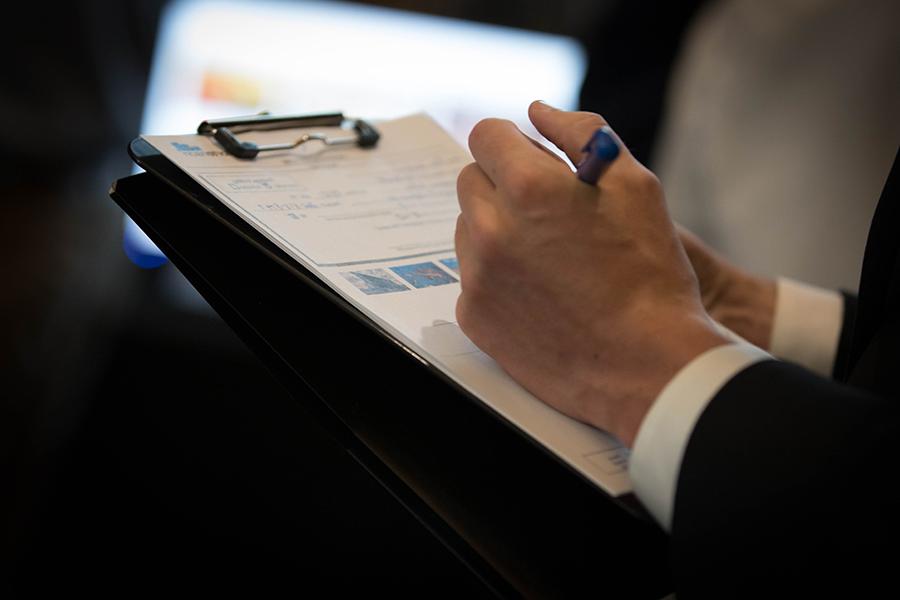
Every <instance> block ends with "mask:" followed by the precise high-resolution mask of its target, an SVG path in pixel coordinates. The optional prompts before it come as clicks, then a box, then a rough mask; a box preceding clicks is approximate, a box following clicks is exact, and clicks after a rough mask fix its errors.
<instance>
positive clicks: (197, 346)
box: [0, 0, 698, 597]
mask: <svg viewBox="0 0 900 600" xmlns="http://www.w3.org/2000/svg"><path fill="white" fill-rule="evenodd" d="M162 4H163V2H161V1H160V0H148V1H141V2H137V1H133V2H105V1H89V2H79V3H64V4H56V3H54V4H47V5H43V4H40V3H29V4H28V5H25V6H21V7H19V9H18V13H17V14H18V16H17V17H16V18H15V19H11V20H9V21H8V28H9V32H8V34H7V35H5V36H4V39H3V41H2V44H3V46H4V47H3V53H2V56H3V59H2V61H3V62H2V68H3V71H2V72H3V80H4V83H3V85H2V88H0V89H2V91H0V114H2V115H3V126H2V128H0V165H2V169H3V179H2V181H3V182H4V192H3V194H2V198H3V199H2V210H3V217H2V219H0V240H2V248H3V259H2V263H0V264H2V270H0V331H2V334H0V368H2V372H0V378H2V379H0V395H2V401H0V453H2V454H0V460H2V464H0V468H2V472H0V533H2V537H0V544H2V545H0V552H2V557H0V558H2V564H3V566H4V571H5V572H4V574H3V575H4V577H3V580H2V585H3V588H0V593H2V594H4V595H5V596H6V597H32V596H41V595H45V594H46V593H49V592H55V591H69V592H71V591H84V592H91V593H101V594H104V595H107V594H109V595H111V594H116V595H120V594H129V595H131V594H132V593H134V592H138V591H142V592H145V591H148V590H153V591H158V592H170V591H172V592H174V591H176V590H179V591H180V590H195V591H206V592H209V591H234V590H239V589H246V590H248V591H253V592H256V593H258V592H260V591H261V590H265V589H267V588H270V589H273V590H274V589H285V588H287V589H291V590H297V591H301V592H302V591H304V590H312V589H316V588H317V587H318V586H319V585H320V584H322V583H325V584H326V585H330V586H332V587H333V588H334V589H336V590H344V591H346V590H362V589H365V590H368V591H374V590H390V591H392V593H395V594H398V593H399V594H407V595H408V594H416V593H421V592H424V591H426V590H427V591H428V592H429V594H430V595H434V593H435V591H440V592H442V594H443V595H448V596H449V595H460V594H462V593H466V592H471V591H472V588H471V586H472V585H473V584H472V581H471V580H470V579H469V578H468V576H467V575H466V574H465V573H464V572H463V571H462V570H461V568H460V567H459V566H458V565H457V564H456V563H455V561H454V560H453V559H452V557H451V556H450V555H449V554H448V553H447V552H446V551H445V550H444V549H443V548H442V547H441V546H440V545H439V544H437V543H436V542H435V541H434V540H432V539H431V538H429V536H428V535H427V534H426V533H425V532H424V530H422V529H421V528H420V527H419V526H418V525H417V524H416V522H415V521H414V520H413V519H412V518H411V517H410V516H409V515H408V514H407V513H405V512H404V511H403V510H402V509H401V508H400V507H399V506H397V505H396V504H395V503H394V502H393V501H392V499H391V498H390V497H389V496H388V495H387V494H386V493H385V492H384V491H383V490H381V489H380V488H379V487H378V485H377V484H376V483H374V481H373V480H371V479H370V478H369V477H368V476H367V475H366V474H365V473H363V472H361V471H360V470H359V469H358V467H357V466H356V465H355V464H353V463H352V461H350V460H349V458H348V457H347V456H346V454H345V453H344V452H343V451H342V450H341V449H340V448H339V447H338V446H337V445H336V444H335V443H334V442H333V441H332V440H331V439H330V438H329V437H328V436H327V435H326V434H325V433H324V432H323V431H322V430H321V429H320V428H319V427H318V426H317V425H316V423H315V422H314V421H313V420H311V419H310V417H309V416H308V415H307V414H305V413H304V411H303V410H302V409H301V408H300V405H299V404H298V403H297V402H295V401H294V400H293V399H292V398H290V397H289V396H288V395H287V393H286V392H285V391H284V390H283V389H282V388H281V387H279V385H278V384H277V383H276V382H275V380H274V379H273V378H272V377H271V375H270V374H269V373H268V372H267V371H266V369H265V367H264V366H263V365H261V364H260V363H259V362H258V361H257V360H256V359H255V358H254V357H253V356H252V355H251V354H250V353H249V351H248V350H246V349H245V348H244V347H243V346H242V344H241V343H240V342H239V341H238V339H237V338H236V337H235V335H234V334H233V333H232V332H231V331H230V330H229V329H228V328H227V327H226V326H225V325H224V324H223V323H222V322H221V321H220V320H219V318H218V317H217V316H216V315H215V314H214V313H212V312H211V311H210V310H208V309H204V307H203V306H202V305H197V304H193V305H192V304H191V303H190V302H187V303H185V302H173V301H172V295H171V294H172V290H177V289H179V288H180V286H179V283H178V280H179V278H180V275H179V274H178V273H177V271H175V270H174V269H172V267H171V266H169V265H167V266H164V267H162V268H160V269H157V270H149V271H148V270H141V269H138V268H137V267H135V266H134V265H132V264H131V263H130V262H128V260H127V259H126V258H125V255H124V253H123V251H122V248H121V241H122V230H121V227H122V214H121V212H120V211H119V209H118V208H117V207H116V206H115V205H114V204H113V202H112V201H111V200H110V199H109V197H108V195H107V190H108V188H109V185H110V183H111V182H112V181H114V180H115V179H116V178H119V177H122V176H125V175H127V174H128V173H129V172H130V169H131V163H130V161H129V159H128V157H127V155H126V153H125V147H126V144H127V142H128V141H129V140H130V139H131V138H133V137H135V136H136V135H137V134H138V133H139V125H140V116H141V109H142V106H141V105H142V99H143V94H144V86H145V82H146V78H147V74H148V68H149V65H150V59H151V53H152V49H153V39H154V36H155V31H156V29H155V28H156V20H157V16H158V14H159V10H160V8H161V6H162ZM373 4H382V5H386V6H393V7H397V8H403V9H408V10H420V11H423V12H429V13H433V14H440V15H446V16H452V17H459V18H465V19H473V20H479V21H485V22H489V23H498V24H504V25H511V26H516V27H524V28H529V29H535V30H541V31H548V32H554V33H563V34H566V35H571V36H574V37H576V38H578V39H580V40H582V41H583V42H584V44H585V45H586V47H588V49H589V50H590V53H591V58H592V62H591V65H590V68H589V73H588V78H587V81H586V84H585V87H584V90H583V94H582V105H583V106H584V107H585V108H588V109H591V110H597V111H599V112H602V113H604V114H605V115H606V116H607V117H608V118H610V120H611V121H612V122H614V123H616V128H617V131H618V132H619V133H620V135H622V137H623V138H624V139H626V140H628V141H629V145H630V146H631V147H632V150H633V151H634V152H635V153H636V154H637V155H638V156H639V157H642V158H646V157H647V156H648V155H649V152H650V149H651V147H652V143H653V139H654V135H655V132H656V127H657V123H658V122H659V117H660V111H661V105H662V95H663V91H664V89H665V83H666V80H667V76H668V70H669V68H670V66H671V61H672V59H673V58H674V55H675V50H676V48H677V45H678V42H679V39H680V34H681V31H682V30H683V27H684V24H685V23H686V22H687V19H688V18H689V16H690V15H691V14H693V12H694V11H695V9H696V5H697V4H698V3H696V2H687V3H666V2H650V1H643V2H616V1H614V0H605V1H603V2H591V1H589V0H583V1H581V0H579V1H566V2H553V3H548V2H543V1H531V0H529V1H516V2H513V1H506V2H478V1H458V2H449V1H444V2H441V1H426V2H412V1H396V2H373ZM629 40H630V43H629ZM626 48H627V51H625V50H624V49H626ZM598 57H603V60H598ZM601 82H602V85H601ZM298 343H302V341H301V340H298ZM436 581H441V584H440V586H439V587H435V582H436Z"/></svg>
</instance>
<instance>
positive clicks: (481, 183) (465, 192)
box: [456, 163, 496, 221]
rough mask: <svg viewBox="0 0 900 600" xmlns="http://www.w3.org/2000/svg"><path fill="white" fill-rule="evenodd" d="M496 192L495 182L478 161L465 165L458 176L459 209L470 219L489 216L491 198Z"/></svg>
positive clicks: (480, 218) (476, 219)
mask: <svg viewBox="0 0 900 600" xmlns="http://www.w3.org/2000/svg"><path fill="white" fill-rule="evenodd" d="M495 193H496V188H495V187H494V184H493V183H492V182H491V180H490V179H489V178H488V176H487V175H485V174H484V171H482V170H481V167H479V166H478V165H477V164H476V163H470V164H468V165H466V166H465V167H463V168H462V170H461V171H460V172H459V176H457V178H456V196H457V199H458V200H459V209H460V210H461V211H462V214H463V215H467V217H468V218H469V219H470V220H474V221H478V220H482V219H484V218H486V217H488V213H489V212H490V211H491V210H492V208H491V206H490V203H491V198H492V197H493V196H494V194H495Z"/></svg>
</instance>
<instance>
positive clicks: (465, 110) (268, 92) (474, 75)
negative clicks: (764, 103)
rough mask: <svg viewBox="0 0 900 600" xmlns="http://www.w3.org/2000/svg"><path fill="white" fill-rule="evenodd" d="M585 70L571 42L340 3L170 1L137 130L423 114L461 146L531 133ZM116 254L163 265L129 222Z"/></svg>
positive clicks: (572, 94) (566, 100)
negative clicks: (504, 125) (506, 127)
mask: <svg viewBox="0 0 900 600" xmlns="http://www.w3.org/2000/svg"><path fill="white" fill-rule="evenodd" d="M585 67H586V57H585V53H584V50H583V48H582V47H581V45H580V44H579V43H578V42H577V41H576V40H574V39H572V38H569V37H563V36H558V35H550V34H545V33H539V32H536V31H528V30H522V29H512V28H507V27H499V26H494V25H485V24H481V23H475V22H472V21H463V20H458V19H450V18H445V17H436V16H430V15H423V14H418V13H412V12H405V11H398V10H393V9H387V8H381V7H373V6H369V5H363V4H351V3H346V2H327V1H316V2H303V1H287V0H284V1H277V0H270V1H250V0H245V1H239V0H176V1H174V2H171V3H170V4H169V5H168V6H167V7H166V9H165V10H164V12H163V14H162V16H161V20H160V26H159V30H158V36H157V41H156V48H155V52H154V58H153V65H152V71H151V76H150V81H149V86H148V89H147V97H146V102H145V106H144V115H143V120H142V124H141V133H148V134H174V133H186V132H191V131H194V130H196V127H197V124H198V123H199V122H200V121H202V120H204V119H208V118H216V117H226V116H237V115H247V114H252V113H256V112H260V111H262V110H268V111H270V112H272V113H273V114H279V113H291V114H293V113H315V112H334V111H340V112H343V113H344V114H346V115H348V116H351V117H362V118H367V119H371V120H375V121H377V120H379V119H389V118H394V117H399V116H403V115H406V114H410V113H414V112H419V111H425V112H427V113H429V114H430V115H431V116H432V117H434V118H435V120H436V121H437V122H438V123H440V124H441V125H442V126H443V127H444V128H445V129H446V130H447V131H448V132H449V133H450V134H451V135H452V136H453V137H455V138H456V139H457V140H459V142H460V143H462V144H465V143H466V137H467V136H468V134H469V131H470V130H471V128H472V126H473V125H474V124H475V123H476V122H478V120H480V119H482V118H484V117H503V118H507V119H510V120H512V121H515V122H516V123H518V124H519V126H520V127H521V128H522V129H523V131H525V132H526V133H529V134H530V135H533V136H534V137H536V138H539V137H540V136H538V134H537V132H535V131H534V129H533V127H532V126H531V124H530V123H529V122H528V118H527V114H526V109H527V107H528V104H529V103H530V102H531V101H532V100H535V99H543V100H545V101H547V102H549V103H551V104H554V105H556V106H559V107H561V108H575V107H576V105H577V103H578V93H579V90H580V87H581V82H582V79H583V78H584V71H585ZM125 248H126V251H127V252H128V255H129V256H130V257H131V258H132V260H134V262H136V263H137V264H139V265H141V266H147V267H150V266H156V265H158V264H161V263H162V262H164V261H165V259H164V257H163V256H162V254H161V253H160V252H159V250H158V249H156V247H155V246H154V245H153V244H152V242H150V240H149V239H148V238H146V237H145V236H144V234H143V233H142V232H141V231H140V230H139V229H138V228H137V226H136V225H135V224H134V223H133V222H131V221H130V220H126V227H125Z"/></svg>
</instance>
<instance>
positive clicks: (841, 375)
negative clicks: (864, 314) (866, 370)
mask: <svg viewBox="0 0 900 600" xmlns="http://www.w3.org/2000/svg"><path fill="white" fill-rule="evenodd" d="M841 296H843V297H844V317H843V322H842V323H841V335H840V337H839V338H838V349H837V353H836V354H835V358H834V367H833V369H832V371H831V376H832V377H833V378H834V379H836V380H838V381H846V380H847V375H848V372H849V370H850V356H851V353H850V348H851V345H852V344H853V325H854V323H856V308H857V306H858V304H859V303H858V301H857V298H856V294H853V293H851V292H848V291H846V290H841Z"/></svg>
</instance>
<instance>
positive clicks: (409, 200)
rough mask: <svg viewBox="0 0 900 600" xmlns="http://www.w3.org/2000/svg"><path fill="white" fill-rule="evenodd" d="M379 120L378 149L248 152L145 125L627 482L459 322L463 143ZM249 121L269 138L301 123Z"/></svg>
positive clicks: (506, 402) (537, 425)
mask: <svg viewBox="0 0 900 600" xmlns="http://www.w3.org/2000/svg"><path fill="white" fill-rule="evenodd" d="M378 128H379V130H380V131H381V134H382V135H381V140H380V141H379V143H378V146H377V148H375V149H371V150H366V149H360V148H358V147H356V146H350V145H348V146H331V147H327V148H326V147H323V146H321V145H319V146H318V147H317V148H306V149H305V151H301V150H299V149H297V150H294V151H286V152H277V153H275V152H273V153H263V154H260V155H259V157H258V158H256V159H255V160H250V161H247V160H241V159H237V158H234V157H232V156H229V155H227V154H226V153H225V152H224V151H222V149H221V148H220V147H219V146H218V145H217V144H216V142H214V141H213V140H212V139H211V138H208V137H206V136H199V135H184V136H145V139H146V141H147V142H149V143H150V144H151V145H153V146H154V147H155V148H156V149H157V150H159V151H160V152H161V153H162V154H163V155H165V156H166V157H167V158H168V159H170V160H171V161H172V162H173V163H175V164H176V165H177V166H178V167H180V168H181V169H182V170H183V171H185V172H186V173H188V174H189V175H190V176H191V177H193V178H194V179H195V180H197V181H198V182H199V183H201V184H202V185H203V186H204V187H205V188H206V189H208V190H209V191H210V192H211V193H212V194H213V195H214V196H216V197H217V198H218V199H219V200H221V201H222V202H223V203H224V204H225V205H227V206H228V207H230V208H231V209H232V210H233V211H234V212H235V213H237V214H238V215H240V216H241V217H242V218H243V219H244V220H246V221H247V222H248V223H249V224H251V225H252V226H253V227H255V228H256V229H257V230H259V231H260V232H261V233H262V234H263V235H265V236H266V237H267V238H268V239H270V240H271V241H272V242H274V243H275V244H277V245H278V246H279V247H281V248H282V249H283V250H284V251H285V252H286V253H288V254H289V255H290V256H292V257H293V258H295V259H296V260H297V261H298V262H299V263H301V264H302V265H304V266H305V267H307V268H308V269H309V270H310V271H312V272H313V273H315V274H316V275H318V276H319V277H320V278H321V279H322V280H323V281H324V282H325V283H326V284H328V285H329V286H330V287H332V288H333V289H334V290H336V291H337V292H338V293H339V294H340V295H341V296H343V297H344V298H346V299H347V300H348V301H349V302H351V303H352V304H353V305H354V306H356V307H357V308H358V309H359V310H360V311H362V312H363V313H364V314H365V315H367V316H368V317H369V318H371V319H372V320H373V321H375V322H376V323H377V324H378V325H380V326H381V327H382V328H383V329H384V330H385V331H386V332H387V333H388V334H390V335H391V336H393V337H394V338H395V339H397V340H398V341H400V342H401V343H402V344H403V345H404V346H406V347H408V348H410V349H412V350H413V351H414V352H416V353H417V354H418V355H419V356H421V357H422V358H424V359H425V360H426V361H428V362H429V363H431V364H433V365H435V366H436V367H437V368H439V369H440V370H441V371H443V372H444V373H446V374H447V375H448V376H449V377H450V378H452V379H453V380H455V381H456V382H457V383H459V384H460V385H461V386H462V387H464V388H465V389H467V390H468V391H470V392H471V393H472V394H473V395H474V396H476V397H477V398H479V399H480V400H481V401H482V402H484V403H485V404H487V405H488V406H490V407H491V408H492V409H494V410H495V411H496V412H497V413H499V414H500V415H502V416H503V417H505V418H506V419H508V420H509V421H510V422H512V423H513V424H514V425H516V426H517V427H519V428H520V429H521V430H523V431H524V432H526V433H527V434H529V435H530V436H531V437H533V438H534V439H535V440H537V441H538V442H539V443H541V444H543V445H544V446H545V447H546V448H547V449H549V450H550V451H551V452H553V453H554V454H556V455H557V456H559V457H560V458H561V459H562V460H564V461H565V462H566V463H568V464H570V465H571V466H572V467H574V468H575V469H577V470H578V471H579V472H581V473H582V474H584V475H585V476H586V477H587V478H588V479H590V480H591V481H593V482H594V483H596V484H597V485H598V486H599V487H601V488H602V489H603V490H605V491H606V492H607V493H609V494H612V495H621V494H623V493H627V492H629V491H631V483H630V481H629V479H628V474H627V459H628V451H627V449H625V448H624V447H622V446H621V445H620V444H619V443H618V442H617V441H616V440H615V439H614V438H613V437H611V436H609V435H607V434H605V433H604V432H601V431H598V430H596V429H594V428H592V427H589V426H587V425H585V424H583V423H580V422H578V421H575V420H574V419H571V418H569V417H567V416H565V415H563V414H562V413H560V412H558V411H556V410H555V409H553V408H551V407H549V406H548V405H546V404H544V403H543V402H541V401H540V400H538V399H537V398H535V397H534V396H533V395H532V394H530V393H529V392H528V391H526V390H525V389H524V388H522V387H521V386H519V385H518V384H517V383H516V382H515V381H513V380H512V379H511V378H510V377H509V376H508V375H507V374H506V373H505V372H504V371H503V370H502V369H500V368H499V366H498V365H497V364H496V363H495V362H494V361H493V360H492V359H491V358H490V357H488V356H487V355H485V354H484V353H483V352H481V351H480V350H478V348H477V347H475V345H474V344H472V343H471V342H470V341H469V340H468V338H466V336H465V334H463V332H462V331H461V330H460V329H459V327H458V326H457V324H456V321H455V316H454V315H455V306H456V299H457V297H458V296H459V273H458V266H457V263H456V258H455V256H454V254H453V233H454V229H455V226H456V218H457V215H458V214H459V205H458V202H457V199H456V177H457V175H458V173H459V171H460V169H461V168H462V167H463V166H464V165H466V164H467V163H469V162H471V157H470V156H469V154H468V153H467V152H466V151H465V149H463V148H462V147H461V146H460V145H459V144H457V143H456V142H455V141H454V140H453V139H452V138H451V137H450V136H449V135H448V134H447V133H446V132H445V131H444V130H442V129H441V128H440V126H438V125H437V124H436V123H435V122H434V121H433V120H432V119H431V118H429V117H428V116H426V115H424V114H418V115H412V116H409V117H405V118H402V119H397V120H393V121H388V122H383V123H379V124H378ZM317 131H325V132H327V130H323V129H321V128H320V129H317ZM246 135H247V137H248V138H251V139H253V141H255V142H257V143H261V144H262V143H266V144H268V143H278V142H285V141H288V140H291V139H294V138H296V137H298V136H299V131H298V130H294V131H291V130H281V131H267V132H253V133H248V134H246ZM301 148H304V147H303V146H301ZM463 438H464V435H463V434H462V433H461V435H460V440H461V441H462V440H463Z"/></svg>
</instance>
